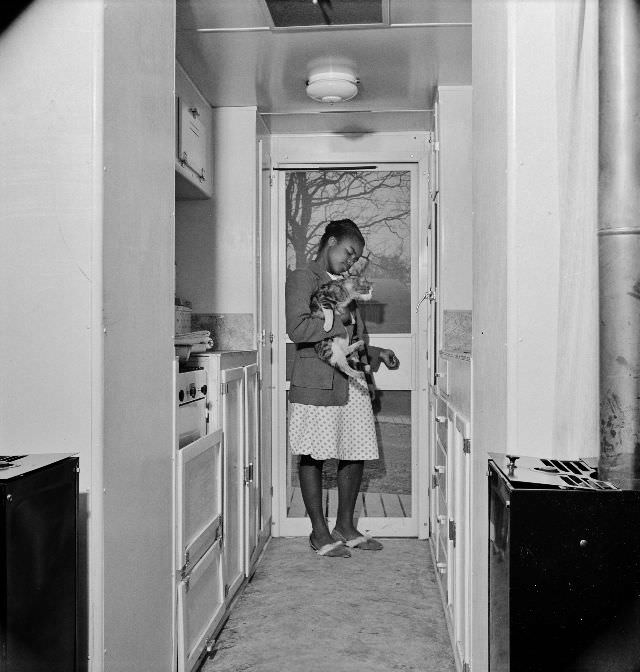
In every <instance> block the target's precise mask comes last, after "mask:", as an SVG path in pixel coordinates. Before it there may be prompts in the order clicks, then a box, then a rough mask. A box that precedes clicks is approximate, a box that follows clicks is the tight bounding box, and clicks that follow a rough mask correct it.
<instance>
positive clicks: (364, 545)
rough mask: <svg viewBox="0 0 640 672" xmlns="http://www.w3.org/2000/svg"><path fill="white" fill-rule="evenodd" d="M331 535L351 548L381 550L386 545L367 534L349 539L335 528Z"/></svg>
mask: <svg viewBox="0 0 640 672" xmlns="http://www.w3.org/2000/svg"><path fill="white" fill-rule="evenodd" d="M331 536H332V537H333V538H334V539H337V540H338V541H340V542H342V543H343V544H345V546H348V547H349V548H358V549H360V550H361V551H381V550H382V549H383V548H384V546H383V545H382V544H381V543H380V542H379V541H377V540H376V539H373V538H371V537H369V536H367V535H366V534H361V535H359V536H357V537H354V538H353V539H347V538H346V537H345V536H344V535H343V534H341V533H340V532H338V530H336V529H335V528H334V529H333V532H332V533H331Z"/></svg>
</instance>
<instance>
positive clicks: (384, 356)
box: [379, 348, 400, 370]
mask: <svg viewBox="0 0 640 672" xmlns="http://www.w3.org/2000/svg"><path fill="white" fill-rule="evenodd" d="M379 356H380V359H381V360H382V361H383V362H384V364H385V366H386V367H387V369H391V370H393V369H397V368H398V367H399V366H400V360H399V359H398V358H397V357H396V353H395V352H394V351H393V350H389V349H388V348H385V349H383V350H380V355H379Z"/></svg>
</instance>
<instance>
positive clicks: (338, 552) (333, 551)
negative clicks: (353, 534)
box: [309, 535, 351, 558]
mask: <svg viewBox="0 0 640 672" xmlns="http://www.w3.org/2000/svg"><path fill="white" fill-rule="evenodd" d="M309 546H311V549H312V550H314V551H315V552H316V553H317V554H318V555H325V556H327V557H329V558H350V557H351V553H349V551H348V550H347V548H345V545H344V542H342V541H336V542H334V543H333V544H325V545H324V546H320V548H318V547H317V546H316V545H315V544H314V543H313V541H311V535H309Z"/></svg>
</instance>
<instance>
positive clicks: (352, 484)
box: [335, 460, 382, 551]
mask: <svg viewBox="0 0 640 672" xmlns="http://www.w3.org/2000/svg"><path fill="white" fill-rule="evenodd" d="M363 471H364V461H363V460H340V462H338V515H337V517H336V527H335V530H336V532H337V533H338V535H342V537H343V538H344V539H345V540H347V539H351V540H353V539H355V538H356V537H361V536H363V535H361V534H360V532H358V529H357V528H356V526H355V524H354V522H353V512H354V510H355V508H356V500H357V499H358V495H359V494H360V484H361V483H362V472H363ZM337 538H338V539H340V536H338V537H337ZM356 548H360V549H362V550H364V551H379V550H381V549H382V544H381V543H380V542H379V541H378V540H377V539H370V538H369V539H367V540H366V541H365V540H363V541H361V542H360V543H359V544H357V546H356Z"/></svg>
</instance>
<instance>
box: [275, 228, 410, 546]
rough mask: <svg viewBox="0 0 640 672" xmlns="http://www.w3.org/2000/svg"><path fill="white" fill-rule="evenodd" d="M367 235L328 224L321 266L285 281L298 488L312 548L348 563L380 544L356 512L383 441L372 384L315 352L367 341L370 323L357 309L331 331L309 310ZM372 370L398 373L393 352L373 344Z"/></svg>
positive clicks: (292, 441)
mask: <svg viewBox="0 0 640 672" xmlns="http://www.w3.org/2000/svg"><path fill="white" fill-rule="evenodd" d="M363 249H364V238H363V236H362V233H360V229H358V227H357V226H356V225H355V224H354V222H352V221H351V220H350V219H341V220H338V221H333V222H330V223H329V224H328V225H327V227H326V229H325V232H324V234H323V236H322V238H321V239H320V245H319V249H318V254H317V256H316V259H315V261H312V262H310V263H309V265H308V266H307V268H302V269H296V270H295V271H293V272H292V273H291V274H290V275H289V277H288V279H287V284H286V314H287V333H288V334H289V338H291V340H292V341H293V342H294V343H295V344H296V353H295V358H294V362H293V370H292V374H291V387H290V391H289V444H290V446H291V452H292V453H293V454H294V455H300V470H299V474H300V488H301V490H302V499H303V501H304V504H305V507H306V509H307V514H308V515H309V519H310V520H311V525H312V532H311V535H310V536H309V543H310V545H311V548H312V549H313V550H314V551H316V553H318V554H319V555H325V556H331V557H342V558H348V557H350V555H351V553H350V552H349V548H359V549H362V550H370V551H379V550H380V549H381V548H382V544H381V543H380V542H379V541H376V540H375V539H372V538H371V537H368V536H365V535H363V534H361V533H360V532H358V530H357V529H356V527H355V525H354V521H353V513H354V509H355V504H356V500H357V497H358V493H359V491H360V483H361V481H362V472H363V469H364V460H376V459H378V444H377V440H376V432H375V426H374V420H373V411H372V408H371V399H370V397H369V391H368V388H367V383H366V381H365V378H364V374H362V377H358V378H353V377H347V376H346V375H345V374H343V373H341V372H340V371H339V370H337V369H336V368H334V367H333V366H331V365H330V364H328V363H326V362H323V361H322V360H321V359H320V358H319V357H318V356H317V354H316V351H315V348H314V344H315V343H317V342H318V341H321V340H323V339H325V338H331V337H334V336H344V335H345V334H347V336H348V337H349V339H350V341H352V340H357V339H358V338H361V337H362V335H363V333H364V324H363V322H362V317H361V315H360V312H359V310H358V308H357V306H356V305H355V303H354V304H353V305H352V307H351V310H350V311H346V314H345V315H344V316H343V317H342V319H339V318H336V319H335V320H334V325H333V328H332V329H331V331H329V332H325V331H324V328H323V320H322V318H319V317H315V316H312V315H311V314H310V311H309V300H310V298H311V295H312V294H313V293H314V292H315V291H316V290H317V289H318V287H320V285H323V284H324V283H326V282H328V281H329V280H330V279H331V278H332V277H334V278H335V277H338V276H340V274H342V273H345V272H346V271H348V270H349V269H350V268H351V266H352V265H353V264H354V263H355V262H356V261H357V260H358V259H359V258H360V256H361V255H362V251H363ZM368 355H369V364H370V365H371V370H372V371H376V370H377V369H378V367H379V366H380V362H381V361H382V362H384V363H385V365H386V366H387V368H389V369H397V368H398V366H399V364H400V363H399V361H398V359H397V357H396V356H395V354H394V353H393V351H392V350H388V349H382V348H376V347H373V346H369V347H368ZM330 458H337V459H338V474H337V482H338V513H337V518H336V525H335V528H334V530H333V532H329V528H328V526H327V521H326V519H325V517H324V512H323V508H322V467H323V463H324V460H326V459H330Z"/></svg>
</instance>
